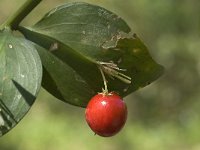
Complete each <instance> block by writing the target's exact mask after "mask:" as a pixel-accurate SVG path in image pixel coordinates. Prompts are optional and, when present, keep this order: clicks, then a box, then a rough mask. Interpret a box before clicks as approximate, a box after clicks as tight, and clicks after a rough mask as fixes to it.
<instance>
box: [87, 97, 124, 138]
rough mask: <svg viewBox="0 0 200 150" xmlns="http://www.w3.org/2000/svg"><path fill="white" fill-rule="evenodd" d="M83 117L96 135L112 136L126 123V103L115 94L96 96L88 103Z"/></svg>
mask: <svg viewBox="0 0 200 150" xmlns="http://www.w3.org/2000/svg"><path fill="white" fill-rule="evenodd" d="M85 117H86V121H87V123H88V125H89V126H90V128H91V129H92V130H93V131H94V132H95V133H96V134H98V135H100V136H103V137H109V136H113V135H115V134H116V133H118V132H119V131H120V130H121V129H122V127H123V126H124V124H125V122H126V118H127V107H126V103H125V102H124V101H123V100H122V98H121V97H120V96H119V95H117V94H116V93H108V94H103V93H100V94H97V95H95V96H94V97H92V99H91V100H90V102H89V103H88V105H87V108H86V111H85Z"/></svg>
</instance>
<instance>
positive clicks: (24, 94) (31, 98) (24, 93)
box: [12, 80, 36, 106]
mask: <svg viewBox="0 0 200 150" xmlns="http://www.w3.org/2000/svg"><path fill="white" fill-rule="evenodd" d="M12 82H13V84H14V85H15V87H16V88H17V90H18V91H19V93H20V94H21V95H22V97H23V98H24V100H25V101H26V103H27V104H28V105H29V106H31V105H32V104H33V103H34V100H35V99H36V97H35V96H34V95H33V94H31V93H30V92H29V91H27V90H26V89H25V88H24V87H23V86H21V85H20V84H19V83H18V82H17V81H15V80H12Z"/></svg>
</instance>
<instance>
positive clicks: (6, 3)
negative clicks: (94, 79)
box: [0, 0, 200, 150]
mask: <svg viewBox="0 0 200 150" xmlns="http://www.w3.org/2000/svg"><path fill="white" fill-rule="evenodd" d="M24 1H25V0H1V1H0V23H2V22H3V21H4V20H5V19H6V18H7V17H8V16H9V15H11V14H13V13H14V12H15V11H16V10H17V8H18V7H19V6H20V5H22V4H23V2H24ZM84 1H85V2H89V3H93V4H97V5H100V6H102V7H105V8H107V9H109V10H111V11H112V12H115V13H116V14H118V15H119V16H121V17H122V18H124V19H125V20H126V21H127V23H128V24H129V25H130V27H131V28H132V29H133V31H134V32H135V33H137V34H138V36H140V38H141V39H142V40H143V41H144V42H145V43H146V45H147V46H148V48H149V50H150V53H151V55H152V56H153V58H154V59H155V60H156V61H157V62H158V63H160V64H162V65H164V66H165V69H166V70H165V74H164V75H163V76H162V77H161V78H160V79H159V80H157V81H156V82H154V83H152V84H151V85H149V86H147V87H145V88H143V89H140V90H139V91H137V92H135V93H133V94H131V95H130V96H128V97H126V98H125V100H126V103H127V105H128V110H129V116H128V120H127V123H126V125H125V127H124V128H123V130H122V131H121V132H120V133H119V134H117V135H116V136H114V137H111V138H101V137H99V136H94V134H93V133H92V131H91V130H90V129H89V127H88V126H87V124H86V122H85V118H84V109H83V108H78V107H74V106H71V105H68V104H65V103H63V102H61V101H58V100H56V99H55V98H53V97H52V96H51V95H49V94H48V93H47V92H46V91H45V90H43V89H42V90H41V92H40V94H39V97H38V99H37V101H36V102H35V104H34V105H33V107H32V109H31V110H30V111H29V113H28V114H27V115H26V117H25V118H24V119H23V120H22V121H21V122H20V123H19V124H18V125H17V126H16V127H15V128H14V129H13V130H11V131H10V132H9V133H8V134H6V135H5V136H3V137H1V138H0V150H66V149H70V150H76V149H81V150H93V149H97V148H98V149H99V150H122V149H123V150H169V149H173V150H200V92H199V91H200V1H199V0H181V1H180V0H154V1H150V0H84ZM65 2H69V0H43V2H42V3H41V4H40V5H39V6H38V7H37V8H36V9H35V10H34V11H33V12H32V13H31V14H30V15H29V16H28V17H27V18H26V19H25V20H24V21H23V23H22V24H24V25H32V24H34V23H35V22H36V21H37V20H39V19H40V18H41V17H42V16H43V15H44V14H45V13H46V12H47V11H49V10H50V9H52V8H53V7H55V6H56V5H60V4H62V3H65Z"/></svg>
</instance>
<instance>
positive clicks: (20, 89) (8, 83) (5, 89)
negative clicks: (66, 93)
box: [0, 29, 42, 136]
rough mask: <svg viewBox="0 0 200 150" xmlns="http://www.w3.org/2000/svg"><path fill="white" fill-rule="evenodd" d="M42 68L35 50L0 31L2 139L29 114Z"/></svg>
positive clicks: (0, 117) (37, 88)
mask: <svg viewBox="0 0 200 150" xmlns="http://www.w3.org/2000/svg"><path fill="white" fill-rule="evenodd" d="M41 78H42V65H41V61H40V58H39V55H38V54H37V51H36V49H35V48H34V46H33V45H32V43H31V42H29V41H27V40H25V39H24V38H19V37H15V36H13V35H12V34H11V32H10V31H9V30H8V29H5V31H0V136H2V135H4V134H5V133H7V132H8V131H9V130H11V129H12V128H13V127H14V126H15V125H16V124H17V123H18V122H19V121H20V120H21V119H22V118H23V116H24V115H25V114H26V113H27V111H28V110H29V109H30V107H31V106H32V104H33V103H34V101H35V99H36V95H37V93H38V91H39V89H40V87H41Z"/></svg>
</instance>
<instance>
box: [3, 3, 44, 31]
mask: <svg viewBox="0 0 200 150" xmlns="http://www.w3.org/2000/svg"><path fill="white" fill-rule="evenodd" d="M41 1H42V0H27V1H26V2H25V3H24V4H23V5H22V6H21V7H20V8H19V9H18V10H17V12H16V13H15V14H14V15H13V16H11V17H10V18H8V20H6V22H5V23H4V24H2V25H1V26H0V30H2V29H4V28H5V27H10V28H11V29H12V30H16V29H17V28H18V25H19V24H20V22H21V21H22V20H23V19H24V18H25V17H26V16H27V15H28V14H29V13H30V12H31V11H32V10H33V9H34V8H35V7H36V6H37V5H38V4H39V3H40V2H41Z"/></svg>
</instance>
